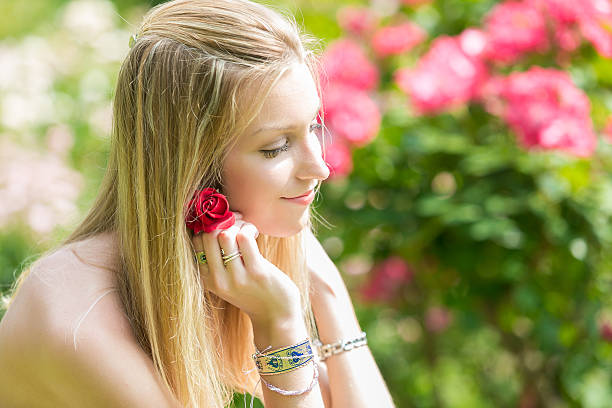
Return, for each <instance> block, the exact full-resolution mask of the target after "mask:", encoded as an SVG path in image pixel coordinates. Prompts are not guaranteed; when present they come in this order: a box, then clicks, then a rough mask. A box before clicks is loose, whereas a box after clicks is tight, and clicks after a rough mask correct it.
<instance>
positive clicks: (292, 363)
mask: <svg viewBox="0 0 612 408" xmlns="http://www.w3.org/2000/svg"><path fill="white" fill-rule="evenodd" d="M268 348H269V347H268ZM255 350H256V353H255V354H253V360H255V365H256V366H257V369H258V370H259V374H260V380H261V382H262V383H264V384H265V386H266V387H268V389H269V390H271V391H274V392H276V393H278V394H281V395H291V396H293V395H302V394H304V393H307V392H308V391H310V390H312V389H313V387H314V386H315V385H316V384H317V383H318V381H319V370H318V368H317V362H316V361H315V360H314V356H315V354H314V353H313V352H312V347H311V345H310V341H309V339H306V340H304V341H302V342H301V343H298V344H295V345H292V346H288V347H281V348H279V349H276V350H271V351H267V349H265V350H263V351H259V350H257V348H255ZM309 362H312V363H313V368H314V373H313V376H312V381H311V382H310V384H309V385H308V387H306V388H304V389H302V390H284V389H282V388H278V387H277V386H275V385H272V384H270V383H269V382H267V381H266V380H264V379H263V376H266V375H274V374H282V373H286V372H289V371H293V370H296V369H298V368H300V367H304V366H305V365H306V364H308V363H309Z"/></svg>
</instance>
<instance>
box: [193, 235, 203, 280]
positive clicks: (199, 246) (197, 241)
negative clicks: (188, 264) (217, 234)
mask: <svg viewBox="0 0 612 408" xmlns="http://www.w3.org/2000/svg"><path fill="white" fill-rule="evenodd" d="M191 242H192V244H193V250H194V256H197V253H198V252H204V243H203V242H202V234H197V235H194V236H193V237H192V238H191ZM196 263H197V265H198V266H199V267H200V272H202V271H203V269H202V268H206V264H205V263H204V264H203V263H200V262H198V261H197V260H196Z"/></svg>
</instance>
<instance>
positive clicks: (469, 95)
mask: <svg viewBox="0 0 612 408" xmlns="http://www.w3.org/2000/svg"><path fill="white" fill-rule="evenodd" d="M464 34H466V35H464ZM464 34H462V35H460V36H459V37H444V36H443V37H439V38H437V39H436V40H435V41H434V42H433V43H432V45H431V48H430V50H429V51H428V52H427V54H425V56H423V58H422V59H421V60H420V61H419V62H418V64H417V66H416V68H414V69H409V68H403V69H399V70H398V71H396V72H395V75H394V79H395V81H396V83H397V84H398V86H399V87H400V89H401V90H402V91H404V92H405V93H406V94H408V95H409V96H410V98H411V100H412V105H413V106H414V108H415V110H416V111H417V112H418V113H420V114H434V113H438V112H441V111H444V110H446V109H449V108H452V107H455V106H458V105H461V104H464V103H466V102H468V101H470V100H472V99H473V98H474V97H475V96H477V95H478V92H479V88H480V86H481V85H482V84H483V83H484V82H485V79H486V78H487V75H488V74H487V68H486V66H485V64H484V62H483V61H482V60H481V59H480V58H479V51H478V48H479V47H481V46H483V44H482V43H480V41H481V40H482V38H481V37H479V36H478V32H475V31H470V32H468V33H464ZM468 34H469V35H470V36H472V38H470V37H468V36H467V35H468ZM477 38H480V39H479V40H478V39H477Z"/></svg>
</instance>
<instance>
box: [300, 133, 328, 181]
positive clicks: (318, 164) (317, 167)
mask: <svg viewBox="0 0 612 408" xmlns="http://www.w3.org/2000/svg"><path fill="white" fill-rule="evenodd" d="M303 145H304V148H303V149H297V150H298V155H299V157H298V158H297V160H298V163H299V164H298V173H297V177H298V178H300V179H302V180H309V179H315V180H321V181H322V180H325V179H326V178H328V177H329V173H330V172H329V168H328V167H327V164H325V161H324V160H323V151H322V147H321V143H320V142H319V139H318V137H317V135H316V134H315V133H313V132H311V133H309V134H308V137H306V138H305V139H304V143H303Z"/></svg>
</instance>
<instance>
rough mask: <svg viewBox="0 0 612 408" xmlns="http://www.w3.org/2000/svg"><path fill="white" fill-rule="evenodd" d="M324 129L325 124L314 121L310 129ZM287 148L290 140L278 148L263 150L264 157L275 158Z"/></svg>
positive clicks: (312, 130)
mask: <svg viewBox="0 0 612 408" xmlns="http://www.w3.org/2000/svg"><path fill="white" fill-rule="evenodd" d="M320 129H323V125H321V124H320V123H313V124H312V125H310V131H311V132H314V131H315V130H320ZM287 150H289V142H288V141H287V142H285V144H284V145H283V146H281V147H279V148H277V149H273V150H261V152H262V153H263V155H264V157H266V158H268V159H273V158H275V157H276V156H278V154H279V153H280V152H286V151H287Z"/></svg>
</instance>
